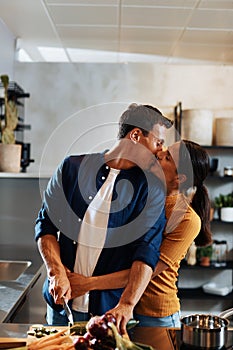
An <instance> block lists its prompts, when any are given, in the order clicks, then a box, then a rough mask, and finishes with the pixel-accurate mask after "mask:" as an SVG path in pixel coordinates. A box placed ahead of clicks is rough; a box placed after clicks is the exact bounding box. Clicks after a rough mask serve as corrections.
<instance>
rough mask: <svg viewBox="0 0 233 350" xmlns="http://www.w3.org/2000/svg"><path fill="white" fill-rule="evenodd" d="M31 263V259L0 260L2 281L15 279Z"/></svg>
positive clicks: (0, 279) (0, 277) (0, 278)
mask: <svg viewBox="0 0 233 350" xmlns="http://www.w3.org/2000/svg"><path fill="white" fill-rule="evenodd" d="M30 265H31V261H21V260H0V281H15V280H17V278H18V277H19V276H20V275H22V273H23V272H24V271H26V269H27V268H28V267H29V266H30Z"/></svg>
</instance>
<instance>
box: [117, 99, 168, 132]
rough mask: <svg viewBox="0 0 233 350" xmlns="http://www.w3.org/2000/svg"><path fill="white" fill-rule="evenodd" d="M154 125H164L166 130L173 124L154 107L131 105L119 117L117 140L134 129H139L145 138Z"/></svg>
mask: <svg viewBox="0 0 233 350" xmlns="http://www.w3.org/2000/svg"><path fill="white" fill-rule="evenodd" d="M155 124H160V125H164V126H165V127H166V128H167V129H168V128H170V127H171V126H172V124H173V122H172V121H171V120H170V119H168V118H166V117H164V116H163V114H162V113H161V112H160V110H158V109H157V108H156V107H153V106H151V105H138V104H136V103H132V104H131V105H129V107H128V108H127V110H126V111H125V112H123V114H122V115H121V117H120V120H119V131H118V139H122V138H124V137H125V136H126V135H127V134H128V132H130V131H131V130H133V129H134V128H140V129H141V130H142V133H143V135H144V136H147V135H148V133H149V131H151V130H152V129H153V126H154V125H155Z"/></svg>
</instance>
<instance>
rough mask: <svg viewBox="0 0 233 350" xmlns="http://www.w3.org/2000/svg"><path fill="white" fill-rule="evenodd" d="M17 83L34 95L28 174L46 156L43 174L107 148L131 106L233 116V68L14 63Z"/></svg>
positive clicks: (30, 111) (30, 106)
mask: <svg viewBox="0 0 233 350" xmlns="http://www.w3.org/2000/svg"><path fill="white" fill-rule="evenodd" d="M15 80H16V81H17V82H18V84H19V85H21V86H22V87H23V88H24V90H25V91H26V92H29V93H30V94H31V97H30V99H27V100H26V113H25V117H26V118H25V119H26V123H29V124H31V126H32V130H31V131H26V132H25V135H26V137H25V138H26V141H28V142H31V143H32V158H34V159H35V163H32V164H31V165H30V167H29V168H28V171H36V172H37V171H38V169H39V167H40V162H41V157H42V154H44V155H43V158H42V163H43V171H44V172H49V173H51V172H52V171H53V169H54V168H55V166H56V165H57V163H58V162H59V161H60V160H61V159H62V158H63V156H64V155H65V154H66V153H72V152H78V153H81V152H88V151H91V150H93V149H95V146H96V145H98V149H99V148H101V149H102V148H104V146H105V145H106V144H105V141H108V140H109V139H110V140H112V139H115V137H116V130H117V129H116V123H117V120H118V118H119V115H120V114H121V112H122V111H123V110H124V109H125V108H126V107H127V105H128V104H129V103H131V102H139V103H150V104H153V105H155V106H157V107H159V108H160V109H162V110H163V112H164V113H169V112H172V111H173V107H174V105H175V104H176V103H177V102H178V101H181V102H182V106H183V109H190V108H208V109H211V110H213V112H214V115H215V116H218V117H219V116H225V115H228V116H233V100H232V91H233V66H202V65H187V66H185V65H161V64H156V63H128V64H124V63H116V64H115V63H113V64H101V63H96V64H91V63H77V64H69V63H16V65H15ZM103 104H104V105H103ZM87 108H88V109H87ZM84 109H87V110H84ZM112 123H114V125H112ZM106 124H107V126H106ZM103 125H105V126H103ZM102 142H104V143H102ZM47 143H48V144H47ZM46 144H47V146H46ZM107 144H108V142H107ZM43 152H44V153H43Z"/></svg>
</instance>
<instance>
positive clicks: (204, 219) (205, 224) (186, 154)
mask: <svg viewBox="0 0 233 350" xmlns="http://www.w3.org/2000/svg"><path fill="white" fill-rule="evenodd" d="M178 172H179V173H180V174H185V175H186V177H187V181H185V182H184V183H182V184H181V185H180V187H181V190H182V191H187V190H188V189H189V188H193V187H195V188H196V192H195V194H194V196H193V197H192V202H191V206H192V208H193V209H194V210H195V212H196V213H197V215H198V216H199V217H200V219H201V230H200V232H199V234H198V236H197V237H196V239H195V244H196V245H197V246H205V245H209V244H210V243H212V234H211V231H210V199H209V195H208V191H207V188H206V186H205V185H204V180H205V179H206V176H207V175H208V172H209V156H208V153H207V152H206V151H205V150H204V149H203V148H202V147H201V146H200V145H198V144H197V143H195V142H192V141H189V140H182V141H181V143H180V150H179V165H178Z"/></svg>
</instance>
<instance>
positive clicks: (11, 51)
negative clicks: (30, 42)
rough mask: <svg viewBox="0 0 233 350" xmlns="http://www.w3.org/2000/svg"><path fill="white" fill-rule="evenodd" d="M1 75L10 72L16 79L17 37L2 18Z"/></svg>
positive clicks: (10, 75)
mask: <svg viewBox="0 0 233 350" xmlns="http://www.w3.org/2000/svg"><path fill="white" fill-rule="evenodd" d="M0 43H1V44H0V46H1V54H0V75H1V74H8V75H9V77H10V79H11V80H14V57H15V37H14V36H13V34H12V33H11V32H10V31H9V29H8V28H7V27H6V25H5V23H4V22H3V21H2V20H1V18H0Z"/></svg>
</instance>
